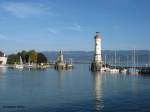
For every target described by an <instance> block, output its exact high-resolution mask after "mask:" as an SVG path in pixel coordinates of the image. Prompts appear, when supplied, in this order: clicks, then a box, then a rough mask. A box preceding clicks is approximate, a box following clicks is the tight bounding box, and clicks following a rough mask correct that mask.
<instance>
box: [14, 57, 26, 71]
mask: <svg viewBox="0 0 150 112" xmlns="http://www.w3.org/2000/svg"><path fill="white" fill-rule="evenodd" d="M15 68H17V69H23V68H24V66H23V62H22V58H21V56H20V64H15Z"/></svg>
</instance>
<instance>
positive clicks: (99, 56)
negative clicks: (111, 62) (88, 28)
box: [94, 32, 102, 63]
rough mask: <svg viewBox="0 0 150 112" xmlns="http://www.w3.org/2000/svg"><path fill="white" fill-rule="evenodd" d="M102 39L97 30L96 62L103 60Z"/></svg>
mask: <svg viewBox="0 0 150 112" xmlns="http://www.w3.org/2000/svg"><path fill="white" fill-rule="evenodd" d="M101 41H102V38H101V36H100V35H99V32H96V36H95V58H94V61H95V63H101V62H102V56H101V50H102V49H101Z"/></svg>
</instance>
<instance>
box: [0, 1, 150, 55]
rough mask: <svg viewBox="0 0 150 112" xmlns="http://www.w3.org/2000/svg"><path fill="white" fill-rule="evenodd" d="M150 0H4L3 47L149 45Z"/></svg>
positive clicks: (0, 5) (0, 14) (0, 13)
mask: <svg viewBox="0 0 150 112" xmlns="http://www.w3.org/2000/svg"><path fill="white" fill-rule="evenodd" d="M149 11H150V0H0V42H1V44H0V49H1V50H3V51H5V52H6V53H12V52H16V51H19V50H22V49H25V50H29V49H35V50H38V51H54V50H60V49H62V50H85V51H91V50H93V48H94V40H93V36H94V35H95V32H97V31H99V32H101V35H102V39H103V40H102V49H110V50H112V49H115V50H121V49H122V50H126V49H133V48H136V49H147V50H150V47H149V42H150V13H149Z"/></svg>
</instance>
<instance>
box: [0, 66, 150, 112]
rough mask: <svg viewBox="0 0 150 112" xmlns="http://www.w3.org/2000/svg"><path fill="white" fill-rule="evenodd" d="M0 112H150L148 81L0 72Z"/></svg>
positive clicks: (83, 73)
mask: <svg viewBox="0 0 150 112" xmlns="http://www.w3.org/2000/svg"><path fill="white" fill-rule="evenodd" d="M0 112H150V77H148V76H140V75H126V74H109V73H91V72H90V71H89V66H88V65H76V66H75V68H74V69H73V70H68V71H55V70H53V69H48V70H43V71H39V70H36V71H34V70H31V71H29V70H24V71H19V70H11V69H7V70H4V69H0Z"/></svg>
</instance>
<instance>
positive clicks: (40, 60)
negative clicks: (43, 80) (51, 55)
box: [37, 53, 47, 64]
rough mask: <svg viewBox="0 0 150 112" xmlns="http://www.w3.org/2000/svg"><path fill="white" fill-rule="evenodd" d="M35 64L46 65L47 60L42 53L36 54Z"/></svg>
mask: <svg viewBox="0 0 150 112" xmlns="http://www.w3.org/2000/svg"><path fill="white" fill-rule="evenodd" d="M37 63H38V64H40V63H47V58H46V56H45V55H44V54H42V53H38V54H37Z"/></svg>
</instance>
